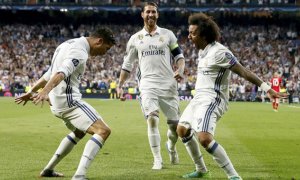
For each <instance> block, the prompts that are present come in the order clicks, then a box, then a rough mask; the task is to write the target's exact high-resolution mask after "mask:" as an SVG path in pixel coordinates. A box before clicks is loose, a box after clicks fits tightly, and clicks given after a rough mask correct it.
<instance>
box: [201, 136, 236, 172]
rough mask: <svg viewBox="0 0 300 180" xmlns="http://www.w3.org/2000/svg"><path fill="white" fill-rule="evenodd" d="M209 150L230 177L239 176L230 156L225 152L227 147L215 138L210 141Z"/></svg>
mask: <svg viewBox="0 0 300 180" xmlns="http://www.w3.org/2000/svg"><path fill="white" fill-rule="evenodd" d="M207 152H209V153H210V154H211V155H212V156H213V159H214V160H215V161H216V162H217V163H218V165H219V166H220V167H221V168H222V169H223V170H224V171H225V173H226V174H227V176H228V177H231V176H238V173H237V172H236V170H235V169H234V167H233V165H232V163H231V161H230V159H229V157H228V156H227V154H226V152H225V149H224V148H223V147H222V146H221V145H220V144H218V143H217V142H216V141H215V140H213V141H212V142H210V143H209V145H208V148H207Z"/></svg>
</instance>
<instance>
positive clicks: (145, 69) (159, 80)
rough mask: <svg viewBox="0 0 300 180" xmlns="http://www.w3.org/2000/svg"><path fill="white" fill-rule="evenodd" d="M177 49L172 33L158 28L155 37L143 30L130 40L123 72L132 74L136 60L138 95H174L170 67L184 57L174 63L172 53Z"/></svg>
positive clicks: (181, 55) (172, 73) (180, 56)
mask: <svg viewBox="0 0 300 180" xmlns="http://www.w3.org/2000/svg"><path fill="white" fill-rule="evenodd" d="M177 47H178V44H177V38H176V37H175V35H174V33H173V32H172V31H170V30H168V29H165V28H160V27H157V29H156V31H155V33H154V35H150V34H149V33H148V32H147V31H146V30H145V29H142V30H141V31H139V32H137V33H135V34H134V35H132V36H131V37H130V40H129V41H128V43H127V48H126V55H125V56H124V62H123V65H122V69H124V70H127V71H129V72H130V71H132V68H133V67H134V63H135V62H136V60H137V59H138V70H137V79H138V81H139V89H140V91H141V92H143V91H148V90H155V91H156V93H158V94H159V95H163V96H165V95H170V92H173V95H175V94H177V82H176V80H175V79H174V72H173V67H172V65H173V62H174V61H175V62H176V61H177V60H178V59H179V58H183V54H182V53H180V54H178V55H177V56H176V57H174V61H173V58H172V54H171V51H172V50H173V49H175V48H177ZM171 94H172V93H171Z"/></svg>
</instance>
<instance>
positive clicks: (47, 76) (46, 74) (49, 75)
mask: <svg viewBox="0 0 300 180" xmlns="http://www.w3.org/2000/svg"><path fill="white" fill-rule="evenodd" d="M50 77H51V67H50V68H48V70H47V71H46V72H45V74H44V75H43V78H44V79H45V80H46V81H49V80H50Z"/></svg>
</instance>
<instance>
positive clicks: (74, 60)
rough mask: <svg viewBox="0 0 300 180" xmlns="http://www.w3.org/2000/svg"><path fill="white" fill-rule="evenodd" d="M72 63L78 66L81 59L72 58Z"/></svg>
mask: <svg viewBox="0 0 300 180" xmlns="http://www.w3.org/2000/svg"><path fill="white" fill-rule="evenodd" d="M72 63H73V64H74V66H75V67H76V66H78V64H79V60H78V59H72Z"/></svg>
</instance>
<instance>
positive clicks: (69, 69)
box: [57, 48, 88, 78]
mask: <svg viewBox="0 0 300 180" xmlns="http://www.w3.org/2000/svg"><path fill="white" fill-rule="evenodd" d="M85 54H86V53H85V52H84V51H83V50H81V49H75V48H74V49H70V51H69V54H68V55H67V56H66V58H65V59H64V60H63V63H62V65H61V67H59V68H58V71H57V72H62V73H64V74H65V78H67V77H69V76H70V75H71V74H72V73H73V72H74V71H75V70H76V68H77V67H79V65H81V64H84V63H86V60H87V58H88V57H87V55H85Z"/></svg>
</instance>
